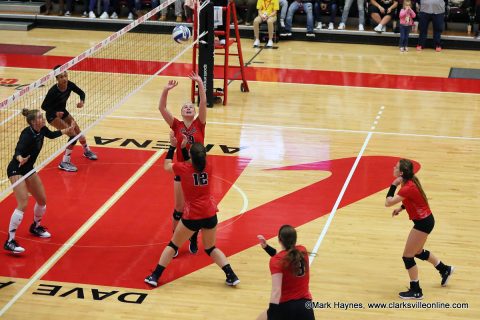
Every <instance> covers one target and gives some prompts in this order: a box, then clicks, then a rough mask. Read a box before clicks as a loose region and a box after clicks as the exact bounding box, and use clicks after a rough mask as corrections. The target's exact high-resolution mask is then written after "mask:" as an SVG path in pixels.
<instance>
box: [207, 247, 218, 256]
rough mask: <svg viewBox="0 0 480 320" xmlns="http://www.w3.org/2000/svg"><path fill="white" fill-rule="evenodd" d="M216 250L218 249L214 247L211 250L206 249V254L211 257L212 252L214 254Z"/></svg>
mask: <svg viewBox="0 0 480 320" xmlns="http://www.w3.org/2000/svg"><path fill="white" fill-rule="evenodd" d="M215 249H216V248H215V246H213V247H211V248H209V249H205V252H206V253H207V254H208V255H211V254H212V252H213V250H215Z"/></svg>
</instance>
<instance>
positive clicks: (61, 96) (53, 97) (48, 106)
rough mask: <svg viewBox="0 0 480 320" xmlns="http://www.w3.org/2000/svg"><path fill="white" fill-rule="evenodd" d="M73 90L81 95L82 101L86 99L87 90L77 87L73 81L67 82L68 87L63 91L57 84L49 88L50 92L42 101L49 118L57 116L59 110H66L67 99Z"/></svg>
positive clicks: (43, 108)
mask: <svg viewBox="0 0 480 320" xmlns="http://www.w3.org/2000/svg"><path fill="white" fill-rule="evenodd" d="M72 91H73V92H75V93H76V94H78V95H79V96H80V100H81V101H85V92H83V91H82V89H80V88H79V87H77V85H76V84H75V83H73V82H72V81H68V82H67V89H65V91H63V92H62V91H60V89H58V85H57V84H55V85H54V86H52V87H51V88H50V90H48V93H47V95H46V97H45V99H44V100H43V103H42V110H44V111H45V112H46V114H47V119H48V118H51V117H52V116H53V117H55V116H56V115H55V114H56V113H57V112H64V111H65V110H66V108H67V100H68V98H69V97H70V94H71V93H72Z"/></svg>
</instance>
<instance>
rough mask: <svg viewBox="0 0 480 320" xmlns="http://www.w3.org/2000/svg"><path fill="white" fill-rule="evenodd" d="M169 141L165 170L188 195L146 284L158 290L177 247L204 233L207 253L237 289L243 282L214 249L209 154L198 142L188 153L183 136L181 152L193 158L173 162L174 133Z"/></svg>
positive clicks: (213, 206)
mask: <svg viewBox="0 0 480 320" xmlns="http://www.w3.org/2000/svg"><path fill="white" fill-rule="evenodd" d="M170 142H171V146H170V148H169V150H168V153H167V156H166V157H165V162H164V169H165V170H166V171H168V172H173V173H174V174H175V175H177V176H179V177H180V179H181V180H180V181H181V187H182V190H183V194H184V196H185V207H184V213H183V216H182V218H181V220H180V221H179V222H178V226H177V228H176V229H175V231H174V233H173V237H172V240H171V241H170V243H169V244H168V245H167V246H166V247H165V249H164V250H163V252H162V255H161V257H160V261H159V262H158V265H157V266H156V267H155V270H154V271H153V273H152V274H151V275H149V276H148V277H146V278H145V282H146V283H148V284H150V285H151V286H154V287H156V286H157V285H158V279H159V278H160V276H161V275H162V273H163V270H165V268H166V267H167V265H168V264H169V263H170V261H172V259H173V257H174V255H175V254H176V253H177V252H178V248H180V247H181V246H182V245H183V243H184V242H185V241H187V239H189V238H190V237H191V236H192V235H193V233H195V232H198V231H199V230H202V240H203V245H204V247H205V252H206V253H207V254H208V255H209V256H210V257H211V258H212V259H213V261H215V263H216V264H217V265H218V266H219V267H220V268H222V270H223V271H224V272H225V276H226V281H225V283H226V284H227V285H229V286H236V285H237V284H238V283H240V280H239V279H238V277H237V275H236V274H235V272H233V270H232V268H231V266H230V264H229V263H228V260H227V257H225V254H224V253H223V252H222V251H221V250H220V249H218V248H216V247H215V236H216V231H217V228H216V227H217V211H218V209H217V204H216V202H215V200H214V199H213V197H212V194H211V190H210V188H211V186H212V178H213V175H212V166H211V164H210V163H209V162H208V161H207V151H206V150H205V147H204V146H203V145H202V144H200V143H198V142H195V143H194V144H192V145H191V147H190V150H189V151H187V150H186V148H185V146H186V145H187V141H186V137H184V139H183V140H182V145H181V146H182V153H184V156H185V157H187V158H188V157H190V158H191V161H184V162H176V163H172V159H173V153H174V151H175V148H176V146H177V140H176V138H175V137H174V135H173V134H171V136H170ZM177 152H178V150H177ZM184 160H187V159H184Z"/></svg>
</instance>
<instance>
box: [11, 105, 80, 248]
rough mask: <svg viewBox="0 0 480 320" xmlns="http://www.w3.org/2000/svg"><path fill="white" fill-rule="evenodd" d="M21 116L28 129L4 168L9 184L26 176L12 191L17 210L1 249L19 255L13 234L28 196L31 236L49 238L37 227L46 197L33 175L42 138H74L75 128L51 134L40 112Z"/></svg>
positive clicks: (40, 227) (38, 181) (25, 112)
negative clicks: (31, 200) (31, 202)
mask: <svg viewBox="0 0 480 320" xmlns="http://www.w3.org/2000/svg"><path fill="white" fill-rule="evenodd" d="M22 114H23V115H24V116H25V117H26V119H27V122H28V124H29V126H28V127H26V128H25V129H23V131H22V133H21V134H20V138H19V139H18V142H17V147H16V148H15V154H14V155H13V159H12V161H10V163H9V164H8V167H7V176H8V179H9V180H10V182H11V183H12V184H14V183H15V182H17V181H18V180H20V179H21V178H22V176H25V175H27V174H28V177H27V178H26V179H25V180H23V181H22V182H20V183H19V184H18V185H17V186H16V187H14V188H13V192H14V194H15V198H16V199H17V208H16V209H15V211H14V212H13V214H12V217H11V219H10V225H9V229H8V239H7V241H6V242H5V245H4V248H5V250H8V251H11V252H13V253H22V252H24V251H25V249H24V248H22V247H20V246H19V245H18V243H17V242H16V241H15V232H16V231H17V228H18V226H19V225H20V223H21V222H22V219H23V212H24V211H25V209H26V207H27V204H28V193H30V194H31V195H32V196H33V197H34V198H35V201H36V203H35V207H34V209H33V223H32V225H31V226H30V232H31V233H32V234H33V235H35V236H37V237H41V238H49V237H50V233H49V232H48V231H47V230H46V229H45V227H43V226H41V225H40V221H41V220H42V217H43V215H44V214H45V210H46V208H47V206H46V197H45V189H44V188H43V184H42V181H41V180H40V177H39V176H38V174H37V173H36V172H35V171H33V166H34V164H35V161H36V160H37V157H38V155H39V154H40V151H41V150H42V147H43V139H44V137H47V138H49V139H55V138H58V137H60V136H61V135H62V134H66V135H70V136H71V135H72V134H74V125H75V123H72V126H70V127H68V128H65V129H62V130H58V131H50V129H48V128H47V127H46V126H45V118H44V117H43V115H42V113H41V112H40V111H39V110H28V109H23V111H22Z"/></svg>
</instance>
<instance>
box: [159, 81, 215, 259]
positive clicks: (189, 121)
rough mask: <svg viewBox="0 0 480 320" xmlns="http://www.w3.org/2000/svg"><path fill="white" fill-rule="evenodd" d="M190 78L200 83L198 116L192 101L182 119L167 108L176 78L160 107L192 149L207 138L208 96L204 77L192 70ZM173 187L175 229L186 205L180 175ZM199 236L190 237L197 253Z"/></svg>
mask: <svg viewBox="0 0 480 320" xmlns="http://www.w3.org/2000/svg"><path fill="white" fill-rule="evenodd" d="M189 78H190V79H191V80H193V81H195V82H196V83H197V85H198V92H199V96H200V103H199V108H198V116H197V117H196V114H195V107H194V105H193V104H192V103H190V102H187V103H185V104H184V105H183V106H182V108H181V115H182V121H180V120H178V119H177V118H175V117H174V116H173V115H172V114H171V113H170V111H168V109H167V97H168V92H169V91H170V90H172V89H173V88H175V87H176V86H177V85H178V82H177V81H175V80H170V81H168V84H167V85H166V86H165V88H164V89H163V92H162V96H161V98H160V103H159V106H158V109H159V110H160V113H161V114H162V117H163V119H164V120H165V122H167V124H168V126H169V127H170V128H171V129H172V130H173V132H174V134H175V138H176V139H177V141H178V143H179V144H181V143H182V140H183V135H185V136H186V137H187V139H188V141H187V149H190V146H191V145H193V144H194V143H195V142H199V143H201V144H203V143H204V139H205V124H206V121H207V96H206V94H205V89H204V87H203V82H202V79H201V78H200V77H199V76H198V75H197V74H196V73H195V72H192V73H191V74H190V75H189ZM177 161H183V155H182V153H181V152H178V150H177ZM173 180H174V182H173V189H174V201H175V208H174V210H173V231H175V228H176V227H177V224H178V221H180V219H181V218H182V214H183V207H184V197H183V192H182V187H181V184H180V177H179V176H178V175H176V176H175V177H174V179H173ZM197 236H198V232H195V233H194V234H193V235H192V238H191V239H190V245H189V250H190V252H191V253H196V252H197V251H198V245H197Z"/></svg>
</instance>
